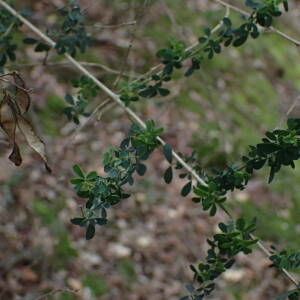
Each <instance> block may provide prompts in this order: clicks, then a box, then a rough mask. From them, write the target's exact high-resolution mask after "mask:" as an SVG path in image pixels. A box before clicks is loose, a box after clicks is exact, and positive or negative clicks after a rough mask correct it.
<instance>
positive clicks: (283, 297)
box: [275, 289, 297, 300]
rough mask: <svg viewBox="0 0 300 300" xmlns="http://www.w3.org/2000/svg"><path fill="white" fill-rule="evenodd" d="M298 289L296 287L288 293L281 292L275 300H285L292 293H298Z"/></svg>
mask: <svg viewBox="0 0 300 300" xmlns="http://www.w3.org/2000/svg"><path fill="white" fill-rule="evenodd" d="M296 292H297V290H296V289H294V290H290V291H288V292H286V293H283V294H280V295H279V296H277V297H276V299H275V300H285V299H286V298H287V297H289V296H291V295H292V294H294V293H296Z"/></svg>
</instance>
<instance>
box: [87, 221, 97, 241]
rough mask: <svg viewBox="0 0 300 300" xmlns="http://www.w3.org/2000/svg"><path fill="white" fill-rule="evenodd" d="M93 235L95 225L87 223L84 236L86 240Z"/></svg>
mask: <svg viewBox="0 0 300 300" xmlns="http://www.w3.org/2000/svg"><path fill="white" fill-rule="evenodd" d="M94 235H95V225H94V224H91V223H90V224H89V225H88V227H87V230H86V233H85V238H86V239H87V240H90V239H92V238H93V237H94Z"/></svg>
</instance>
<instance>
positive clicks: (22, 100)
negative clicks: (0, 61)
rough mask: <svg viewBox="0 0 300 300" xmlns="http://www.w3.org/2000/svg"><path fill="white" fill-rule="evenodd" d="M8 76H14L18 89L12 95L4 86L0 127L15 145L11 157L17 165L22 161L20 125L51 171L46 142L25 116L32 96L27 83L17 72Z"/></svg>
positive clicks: (0, 106)
mask: <svg viewBox="0 0 300 300" xmlns="http://www.w3.org/2000/svg"><path fill="white" fill-rule="evenodd" d="M4 76H5V75H4ZM7 76H12V77H13V80H14V87H15V91H16V92H15V94H14V97H12V96H11V95H10V92H8V90H7V89H6V88H4V97H3V99H2V101H1V102H0V127H1V128H2V129H3V130H4V132H5V133H6V134H7V136H8V138H9V140H10V142H11V144H12V145H13V150H12V153H11V154H10V156H9V159H10V160H11V161H13V162H14V164H15V165H16V166H19V165H21V163H22V157H21V154H20V150H19V147H18V145H17V143H16V128H17V127H18V128H19V129H20V131H21V132H22V133H23V135H24V137H25V138H26V141H27V143H28V145H29V146H30V147H31V148H32V149H33V150H34V151H35V152H36V153H38V154H39V156H40V157H41V158H42V159H43V161H44V163H45V167H46V169H47V171H48V172H51V169H50V167H49V165H48V162H47V156H46V148H45V144H44V143H43V141H42V140H41V139H40V138H39V136H38V135H37V134H36V132H35V130H34V128H33V126H32V125H31V123H30V122H29V121H27V120H26V119H25V118H24V117H23V115H24V114H25V113H26V112H27V111H28V109H29V106H30V96H29V94H28V92H27V90H26V86H25V83H24V81H23V79H22V78H21V76H20V75H19V74H18V73H17V72H13V73H9V74H7Z"/></svg>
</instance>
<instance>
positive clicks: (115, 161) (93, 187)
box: [71, 121, 162, 239]
mask: <svg viewBox="0 0 300 300" xmlns="http://www.w3.org/2000/svg"><path fill="white" fill-rule="evenodd" d="M161 132H162V129H161V128H158V129H157V128H155V124H154V122H153V121H147V122H146V128H145V129H142V128H140V127H139V126H137V125H136V124H133V125H132V126H131V128H130V135H129V137H127V138H126V139H124V140H123V141H122V142H121V144H120V147H119V148H114V147H111V148H109V149H108V151H107V152H106V153H105V154H104V156H103V165H104V172H105V173H106V174H107V175H106V176H100V175H98V173H97V172H95V171H92V172H90V173H88V174H87V175H85V174H84V172H83V171H82V169H81V168H80V167H79V166H78V165H75V166H74V167H73V170H74V172H75V173H76V175H77V176H78V177H77V178H73V179H71V183H72V184H74V186H75V191H76V193H77V195H78V196H79V197H81V198H84V199H87V202H86V205H85V209H84V211H83V216H82V217H81V218H75V219H72V220H71V222H72V223H73V224H75V225H79V226H86V225H87V232H86V238H87V239H91V238H92V237H93V236H94V233H95V225H104V224H106V223H107V220H106V209H107V208H109V207H111V206H113V205H116V204H117V203H119V202H120V201H121V200H122V199H126V198H128V197H130V195H129V194H126V193H125V192H124V188H123V186H124V185H126V184H127V183H128V184H129V185H133V183H134V177H133V175H134V174H135V173H137V174H138V175H140V176H143V175H144V174H145V173H146V170H147V167H146V165H145V164H144V163H143V161H144V160H146V159H147V158H148V157H149V155H150V154H151V153H152V152H153V151H154V150H155V149H156V148H158V147H159V146H160V142H159V141H158V140H157V136H158V135H159V134H161ZM104 216H105V217H104ZM104 219H105V220H104Z"/></svg>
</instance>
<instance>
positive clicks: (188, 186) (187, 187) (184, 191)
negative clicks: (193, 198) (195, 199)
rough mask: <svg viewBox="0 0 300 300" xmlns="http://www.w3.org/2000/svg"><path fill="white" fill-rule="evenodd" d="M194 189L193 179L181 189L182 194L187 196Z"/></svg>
mask: <svg viewBox="0 0 300 300" xmlns="http://www.w3.org/2000/svg"><path fill="white" fill-rule="evenodd" d="M191 189H192V181H189V182H188V183H187V184H186V185H185V186H184V187H183V188H182V190H181V196H183V197H185V196H187V195H188V194H189V193H190V191H191Z"/></svg>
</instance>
